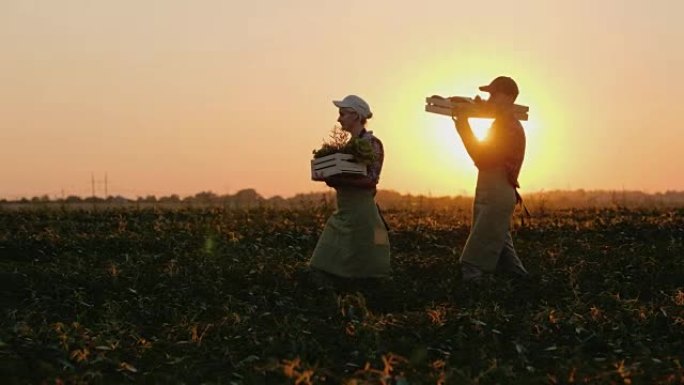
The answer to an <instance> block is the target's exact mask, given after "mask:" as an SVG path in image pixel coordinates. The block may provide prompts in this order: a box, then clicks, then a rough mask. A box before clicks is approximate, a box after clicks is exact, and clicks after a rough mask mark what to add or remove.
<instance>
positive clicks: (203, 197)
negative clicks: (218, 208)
mask: <svg viewBox="0 0 684 385" xmlns="http://www.w3.org/2000/svg"><path fill="white" fill-rule="evenodd" d="M193 200H194V201H196V202H199V203H212V202H217V201H218V195H216V194H214V193H213V192H211V191H202V192H198V193H197V194H195V196H194V198H193Z"/></svg>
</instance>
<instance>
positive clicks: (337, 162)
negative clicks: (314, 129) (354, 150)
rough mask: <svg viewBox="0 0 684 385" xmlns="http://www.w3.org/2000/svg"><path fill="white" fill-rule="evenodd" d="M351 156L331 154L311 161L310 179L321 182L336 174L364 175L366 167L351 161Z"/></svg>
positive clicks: (352, 157) (352, 158)
mask: <svg viewBox="0 0 684 385" xmlns="http://www.w3.org/2000/svg"><path fill="white" fill-rule="evenodd" d="M353 160H354V156H353V155H351V154H332V155H327V156H323V157H320V158H316V159H312V160H311V179H312V180H317V181H320V180H323V179H324V178H327V177H329V176H332V175H337V174H355V175H366V165H365V164H361V163H356V162H354V161H353Z"/></svg>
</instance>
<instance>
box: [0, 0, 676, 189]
mask: <svg viewBox="0 0 684 385" xmlns="http://www.w3.org/2000/svg"><path fill="white" fill-rule="evenodd" d="M408 3H409V4H401V2H396V1H372V0H366V1H360V0H348V1H346V2H333V1H327V0H318V1H314V0H307V1H305V0H289V1H275V0H255V1H252V2H247V1H245V2H235V1H218V0H217V1H173V0H164V1H162V0H159V1H151V0H150V1H133V0H125V1H122V0H120V1H116V2H105V1H91V0H79V1H76V0H62V1H59V2H51V1H24V0H5V1H2V2H0V47H2V49H1V50H0V84H2V87H0V143H2V151H0V180H2V183H0V198H9V199H15V198H18V197H22V196H29V197H30V196H34V195H42V194H49V195H50V196H51V197H58V196H61V194H62V193H64V194H65V195H69V194H75V195H83V196H86V195H90V193H91V173H94V175H95V178H96V179H97V180H98V181H101V180H103V179H104V175H105V173H107V176H108V189H109V193H110V194H120V195H124V196H128V197H135V196H144V195H147V194H156V195H158V196H160V195H168V194H172V193H177V194H179V195H181V196H185V195H192V194H195V193H197V192H200V191H213V192H215V193H217V194H226V193H235V192H236V191H238V190H240V189H242V188H249V187H251V188H255V189H256V190H257V191H258V192H260V193H261V194H262V195H264V196H266V197H270V196H273V195H276V194H278V195H282V196H286V197H287V196H291V195H293V194H295V193H298V192H310V191H324V190H326V189H327V187H325V185H324V184H321V183H316V182H312V181H310V179H309V176H310V170H309V160H310V158H311V150H312V149H313V148H315V147H318V146H319V145H320V143H321V141H322V139H323V138H325V137H326V136H327V134H328V132H329V131H330V129H331V128H332V127H333V125H334V124H335V120H336V118H337V111H336V109H335V108H334V106H333V105H332V104H331V100H332V99H339V98H342V97H344V96H345V95H347V94H350V93H354V94H358V95H361V96H362V97H364V98H365V99H366V100H367V101H368V102H369V104H370V105H371V108H372V110H373V112H374V118H373V119H371V120H370V122H369V126H368V128H369V129H371V130H373V131H374V132H375V134H376V135H377V136H378V137H379V138H380V139H382V141H383V142H384V145H385V149H386V159H385V167H384V169H383V173H382V176H381V181H380V186H379V187H380V188H383V189H392V190H396V191H399V192H402V193H409V192H410V193H414V194H432V195H435V196H436V195H456V194H472V193H473V190H474V185H475V176H476V170H475V168H474V166H473V165H472V162H471V161H470V160H469V159H468V158H467V155H466V153H465V150H464V149H463V146H462V144H461V143H460V140H459V139H458V137H457V135H456V133H455V131H454V130H453V126H452V124H451V122H450V120H449V118H447V117H443V116H439V115H435V114H428V113H426V112H424V111H423V105H424V98H425V96H428V95H432V94H441V95H466V96H468V95H470V96H473V95H476V94H477V86H479V85H481V84H485V83H488V82H489V81H490V80H491V78H493V77H494V76H497V75H501V74H505V75H509V76H512V77H513V78H514V79H516V80H517V81H518V84H519V86H520V90H521V93H520V96H519V99H518V101H517V102H518V103H519V104H524V105H528V106H530V109H531V114H530V121H529V122H527V123H525V126H526V131H527V135H528V150H527V158H526V160H525V164H524V165H523V170H522V173H521V177H520V182H521V184H522V192H523V193H525V192H526V191H530V192H531V191H539V190H546V191H548V190H553V189H579V188H583V189H620V190H621V189H629V190H632V189H637V190H644V191H648V192H657V191H665V190H684V176H683V174H684V173H683V172H682V171H681V170H683V169H684V157H682V156H681V155H680V151H679V150H680V149H682V148H684V129H683V127H682V123H681V121H680V120H679V119H678V115H679V114H680V110H681V107H680V106H679V104H680V103H681V101H682V100H684V73H683V72H682V71H681V69H682V68H684V50H683V49H682V48H681V42H682V41H684V24H682V23H681V21H680V20H679V19H680V16H681V15H682V14H684V2H680V1H675V0H671V1H668V0H659V1H635V0H592V1H589V0H579V1H572V2H571V1H560V0H518V1H515V2H511V1H507V0H506V1H503V0H500V1H499V0H490V1H486V2H458V1H453V0H448V1H446V0H445V1H441V0H433V1H431V2H427V3H426V2H408ZM97 193H98V195H101V194H103V193H104V187H103V184H102V183H98V185H97Z"/></svg>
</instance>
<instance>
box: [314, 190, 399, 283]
mask: <svg viewBox="0 0 684 385" xmlns="http://www.w3.org/2000/svg"><path fill="white" fill-rule="evenodd" d="M336 191H337V210H335V212H334V213H333V215H332V216H331V217H330V218H328V221H327V222H326V224H325V228H324V229H323V234H321V237H320V238H319V239H318V243H317V244H316V248H315V249H314V252H313V256H312V257H311V261H309V264H310V265H311V267H313V268H316V269H319V270H322V271H325V272H327V273H330V274H334V275H336V276H339V277H345V278H370V277H384V276H388V275H389V274H390V244H389V237H388V234H387V229H386V228H385V224H384V223H383V220H382V218H381V216H380V213H379V211H378V208H377V206H376V204H375V198H374V196H373V191H372V190H366V189H358V188H351V187H344V188H338V189H336Z"/></svg>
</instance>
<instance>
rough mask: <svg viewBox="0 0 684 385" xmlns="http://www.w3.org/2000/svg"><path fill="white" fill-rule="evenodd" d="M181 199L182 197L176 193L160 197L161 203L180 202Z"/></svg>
mask: <svg viewBox="0 0 684 385" xmlns="http://www.w3.org/2000/svg"><path fill="white" fill-rule="evenodd" d="M180 201H181V199H180V197H179V196H178V195H176V194H173V195H169V196H166V197H161V198H159V202H160V203H179V202H180Z"/></svg>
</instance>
